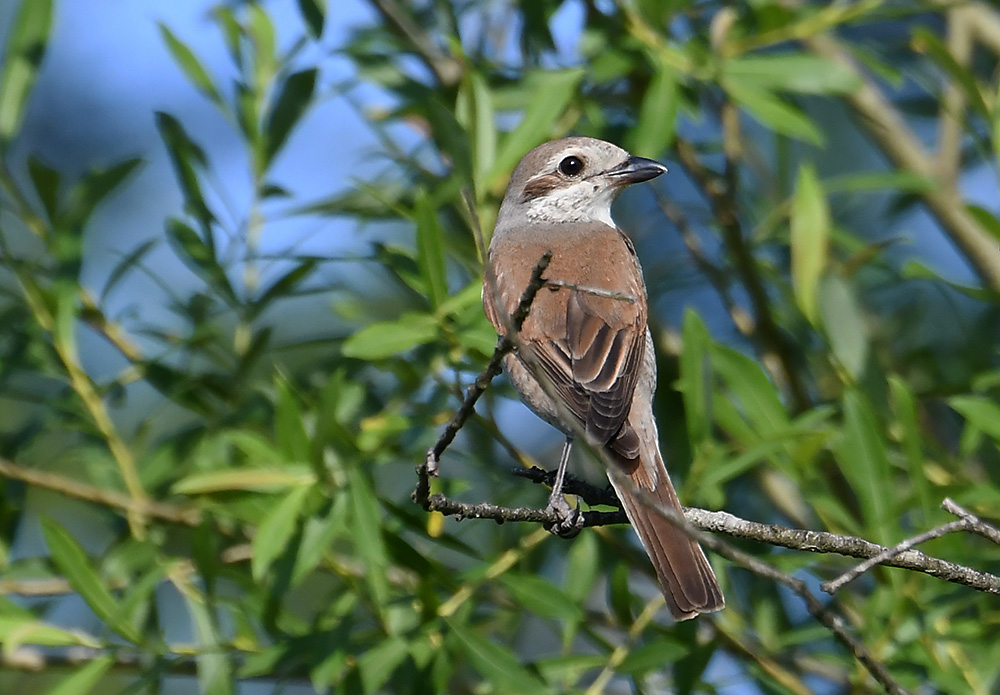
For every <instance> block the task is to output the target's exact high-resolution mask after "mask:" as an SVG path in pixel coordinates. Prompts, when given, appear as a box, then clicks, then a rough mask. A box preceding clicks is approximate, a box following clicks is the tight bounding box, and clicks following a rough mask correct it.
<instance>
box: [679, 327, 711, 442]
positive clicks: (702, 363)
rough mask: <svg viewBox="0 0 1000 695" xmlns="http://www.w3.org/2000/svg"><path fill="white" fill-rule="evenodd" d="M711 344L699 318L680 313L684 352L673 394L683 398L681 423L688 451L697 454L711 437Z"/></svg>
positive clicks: (706, 330)
mask: <svg viewBox="0 0 1000 695" xmlns="http://www.w3.org/2000/svg"><path fill="white" fill-rule="evenodd" d="M711 344H712V340H711V338H710V337H709V335H708V329H707V328H705V324H704V323H703V322H702V320H701V318H700V317H699V316H698V314H696V313H695V312H694V311H692V310H691V309H687V310H686V311H685V312H684V332H683V345H684V350H683V352H681V358H680V378H679V379H678V380H677V390H678V391H680V392H681V396H683V398H684V421H685V424H686V425H687V433H688V441H689V442H690V444H691V451H694V452H697V451H698V449H699V447H701V445H702V443H703V442H706V441H708V440H709V437H710V435H711V427H712V423H711V418H712V412H711V390H710V383H709V373H710V369H711V366H710V365H711V363H710V362H709V347H710V346H711Z"/></svg>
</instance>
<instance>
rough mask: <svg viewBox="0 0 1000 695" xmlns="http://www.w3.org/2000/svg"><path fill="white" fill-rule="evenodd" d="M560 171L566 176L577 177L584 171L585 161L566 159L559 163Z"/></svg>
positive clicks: (572, 158) (576, 158)
mask: <svg viewBox="0 0 1000 695" xmlns="http://www.w3.org/2000/svg"><path fill="white" fill-rule="evenodd" d="M559 171H561V172H562V173H564V174H565V175H566V176H576V175H577V174H579V173H580V172H581V171H583V160H582V159H580V158H579V157H572V156H570V157H566V159H564V160H562V161H561V162H559Z"/></svg>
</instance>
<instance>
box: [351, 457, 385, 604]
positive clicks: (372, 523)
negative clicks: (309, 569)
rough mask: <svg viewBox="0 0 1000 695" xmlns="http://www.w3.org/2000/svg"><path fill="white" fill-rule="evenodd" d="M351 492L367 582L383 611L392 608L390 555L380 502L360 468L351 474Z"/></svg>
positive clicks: (356, 539) (357, 543) (357, 546)
mask: <svg viewBox="0 0 1000 695" xmlns="http://www.w3.org/2000/svg"><path fill="white" fill-rule="evenodd" d="M348 481H349V485H350V489H351V512H352V513H351V522H352V526H353V529H354V535H353V540H354V548H355V550H356V551H357V553H358V555H360V557H361V559H362V561H363V562H364V564H365V579H366V581H367V583H368V587H369V589H370V590H371V598H372V601H373V603H374V604H375V605H376V606H377V607H378V610H379V611H381V610H383V609H384V608H386V607H387V606H388V601H389V581H388V579H387V578H386V570H387V569H388V567H389V556H388V554H387V553H386V549H385V543H384V542H383V540H382V518H381V514H379V507H378V500H376V498H375V492H374V491H373V490H372V487H371V484H370V483H369V482H368V478H367V477H366V476H365V475H364V474H363V473H361V472H360V471H359V470H358V469H357V468H352V469H351V470H350V471H349V472H348Z"/></svg>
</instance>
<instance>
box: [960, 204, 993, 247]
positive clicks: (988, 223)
mask: <svg viewBox="0 0 1000 695" xmlns="http://www.w3.org/2000/svg"><path fill="white" fill-rule="evenodd" d="M965 209H966V210H967V211H968V212H969V214H970V215H972V217H973V218H974V219H975V220H976V222H977V223H978V224H979V226H980V227H982V228H983V231H985V232H986V233H987V234H989V235H990V236H991V237H993V240H994V241H1000V219H997V216H996V215H994V214H993V213H992V212H990V211H989V210H987V209H986V208H984V207H980V206H979V205H966V206H965Z"/></svg>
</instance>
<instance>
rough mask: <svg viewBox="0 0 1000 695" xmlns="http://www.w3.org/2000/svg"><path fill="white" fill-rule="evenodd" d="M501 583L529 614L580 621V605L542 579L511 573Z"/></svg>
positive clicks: (501, 578)
mask: <svg viewBox="0 0 1000 695" xmlns="http://www.w3.org/2000/svg"><path fill="white" fill-rule="evenodd" d="M500 582H501V583H502V584H503V585H504V586H505V587H507V590H508V591H509V592H510V593H511V594H512V595H513V596H514V598H515V599H516V600H517V602H518V603H520V604H521V605H522V606H524V608H525V609H527V611H528V612H529V613H533V614H534V615H540V616H542V617H545V618H559V619H560V620H580V619H581V618H582V617H583V611H582V609H581V608H580V605H579V604H578V603H577V602H576V601H574V600H573V599H571V598H570V597H569V596H567V595H566V594H564V593H563V592H562V590H561V589H559V587H556V586H553V585H552V584H550V583H549V582H547V581H545V580H544V579H542V578H541V577H535V576H532V575H526V574H512V573H510V572H508V573H506V574H504V575H503V576H501V577H500Z"/></svg>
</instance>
